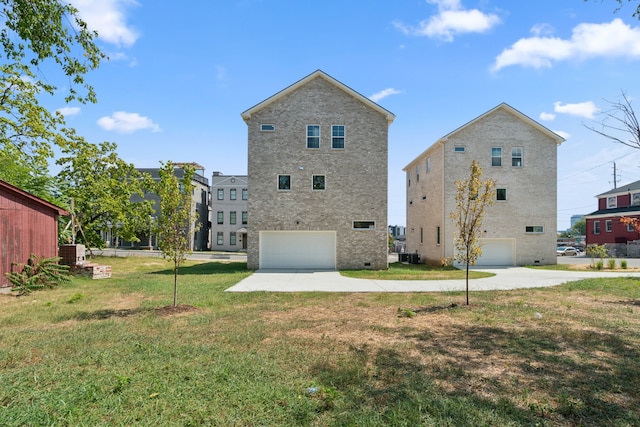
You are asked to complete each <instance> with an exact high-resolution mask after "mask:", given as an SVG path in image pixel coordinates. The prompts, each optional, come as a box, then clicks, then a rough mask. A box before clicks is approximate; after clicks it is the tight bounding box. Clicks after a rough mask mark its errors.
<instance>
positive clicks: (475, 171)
mask: <svg viewBox="0 0 640 427" xmlns="http://www.w3.org/2000/svg"><path fill="white" fill-rule="evenodd" d="M481 177H482V168H481V167H480V165H479V164H478V162H477V161H475V160H474V161H472V162H471V167H470V174H469V179H465V180H459V181H456V182H455V185H456V189H457V192H456V210H455V211H453V212H451V213H450V214H449V216H450V217H451V219H452V220H453V221H454V223H455V226H456V232H455V240H454V244H455V249H456V253H455V256H454V257H455V259H456V260H457V261H460V262H462V263H464V264H465V265H466V285H467V287H466V289H467V292H466V294H467V305H469V266H470V265H475V263H476V261H477V259H478V257H480V255H482V248H481V245H480V230H481V226H482V220H483V218H484V213H485V209H486V207H487V206H489V205H492V204H493V200H494V197H495V195H494V193H493V190H494V188H495V181H493V180H490V179H488V180H486V181H484V182H482V181H481Z"/></svg>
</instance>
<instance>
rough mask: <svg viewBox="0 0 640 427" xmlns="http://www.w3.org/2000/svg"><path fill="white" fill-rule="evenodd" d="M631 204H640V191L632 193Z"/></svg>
mask: <svg viewBox="0 0 640 427" xmlns="http://www.w3.org/2000/svg"><path fill="white" fill-rule="evenodd" d="M631 204H632V205H633V206H638V205H640V193H633V194H632V195H631Z"/></svg>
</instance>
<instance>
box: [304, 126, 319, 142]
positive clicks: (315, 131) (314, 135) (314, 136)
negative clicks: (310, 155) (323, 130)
mask: <svg viewBox="0 0 640 427" xmlns="http://www.w3.org/2000/svg"><path fill="white" fill-rule="evenodd" d="M307 148H320V125H307Z"/></svg>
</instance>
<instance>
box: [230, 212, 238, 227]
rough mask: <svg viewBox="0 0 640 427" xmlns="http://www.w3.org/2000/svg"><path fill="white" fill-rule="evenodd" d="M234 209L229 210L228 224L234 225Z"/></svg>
mask: <svg viewBox="0 0 640 427" xmlns="http://www.w3.org/2000/svg"><path fill="white" fill-rule="evenodd" d="M236 216H237V214H236V211H231V212H229V224H232V225H235V224H236Z"/></svg>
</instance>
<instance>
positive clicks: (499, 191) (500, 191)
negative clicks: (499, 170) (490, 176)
mask: <svg viewBox="0 0 640 427" xmlns="http://www.w3.org/2000/svg"><path fill="white" fill-rule="evenodd" d="M496 200H498V201H502V202H504V201H506V200H507V189H506V188H496Z"/></svg>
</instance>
